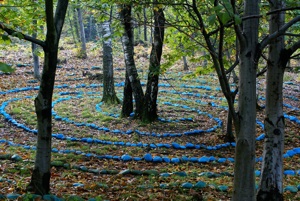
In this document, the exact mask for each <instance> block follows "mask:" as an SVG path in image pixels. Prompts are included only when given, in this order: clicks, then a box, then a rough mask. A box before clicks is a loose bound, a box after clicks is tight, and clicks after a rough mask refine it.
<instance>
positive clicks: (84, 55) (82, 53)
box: [77, 8, 87, 59]
mask: <svg viewBox="0 0 300 201" xmlns="http://www.w3.org/2000/svg"><path fill="white" fill-rule="evenodd" d="M77 14H78V22H79V33H80V42H81V50H80V55H79V57H80V58H82V59H86V58H87V53H86V39H85V32H84V25H83V19H82V12H81V8H77Z"/></svg>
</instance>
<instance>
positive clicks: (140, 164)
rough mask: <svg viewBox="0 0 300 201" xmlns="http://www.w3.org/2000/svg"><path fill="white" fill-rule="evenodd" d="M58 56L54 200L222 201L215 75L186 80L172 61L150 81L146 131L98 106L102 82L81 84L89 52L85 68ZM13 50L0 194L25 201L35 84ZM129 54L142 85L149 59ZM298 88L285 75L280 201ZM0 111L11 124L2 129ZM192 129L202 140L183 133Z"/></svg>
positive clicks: (220, 116) (118, 61)
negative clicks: (154, 106)
mask: <svg viewBox="0 0 300 201" xmlns="http://www.w3.org/2000/svg"><path fill="white" fill-rule="evenodd" d="M67 47H68V46H67ZM64 49H65V50H61V51H60V58H62V59H66V60H67V62H66V63H65V64H62V65H61V67H59V68H58V70H57V79H56V82H55V86H56V87H55V90H54V99H53V101H54V104H53V111H55V115H54V116H53V142H52V143H53V145H52V146H53V149H52V168H51V171H52V173H51V193H52V194H53V195H56V196H57V197H59V198H65V199H66V198H68V197H69V196H71V195H78V196H79V197H81V198H83V199H85V200H87V199H89V198H96V200H200V199H201V198H203V199H204V200H230V197H231V194H232V180H233V160H234V159H233V156H234V143H232V144H230V143H226V142H224V135H225V132H226V129H225V128H226V126H225V125H226V124H225V123H226V116H227V111H226V109H225V108H226V102H224V100H222V93H221V92H220V89H219V85H218V81H217V80H216V77H215V75H214V74H211V75H200V76H197V77H194V78H193V76H190V75H192V72H193V69H191V70H190V71H183V70H182V63H181V62H178V63H177V64H175V65H174V66H173V67H172V68H171V69H170V70H169V71H168V72H167V73H165V74H164V75H163V76H162V77H161V80H160V82H159V83H160V87H159V95H158V97H159V99H158V112H159V117H160V119H161V121H157V122H153V123H152V124H149V125H148V124H143V123H141V122H140V121H138V120H135V119H133V118H123V119H122V118H120V117H119V114H120V107H121V105H116V106H106V105H105V104H104V105H100V103H101V96H102V87H101V82H100V81H98V80H93V79H92V80H90V79H89V78H88V77H84V76H82V71H87V70H88V71H89V72H91V73H92V74H96V73H99V72H101V63H102V61H101V57H99V53H98V52H96V51H90V54H89V59H86V60H82V59H78V58H76V56H75V55H74V52H72V51H70V50H68V49H70V48H66V46H65V48H64ZM19 50H20V51H19V52H11V51H10V52H6V51H5V52H3V54H2V55H1V57H2V58H5V61H6V62H7V63H13V64H14V65H15V66H19V67H16V71H15V72H14V73H12V74H1V75H0V76H1V110H2V111H1V114H2V115H1V116H0V118H1V128H0V129H1V139H0V142H1V144H0V146H1V155H0V157H1V159H2V160H1V161H0V162H1V175H2V176H1V183H0V185H1V191H0V192H1V194H2V195H6V194H11V193H16V194H20V195H21V194H24V193H26V186H27V185H28V182H29V181H30V175H31V172H32V168H33V164H34V157H35V154H34V147H35V146H36V133H35V130H36V116H35V112H34V105H33V98H34V97H35V96H36V93H37V92H36V90H37V87H38V83H37V82H36V81H35V80H34V79H33V75H32V74H33V67H32V65H26V64H29V63H31V58H30V50H28V48H26V47H25V46H19ZM136 50H137V52H136V57H138V58H139V59H137V60H136V63H137V64H136V65H137V66H138V68H139V69H140V71H139V73H140V75H141V77H142V78H143V79H142V82H145V75H146V73H145V72H146V71H147V65H146V63H147V61H146V60H147V58H145V57H142V56H140V55H141V54H143V53H144V52H147V51H148V50H147V47H143V46H138V47H137V48H136ZM114 58H115V61H114V66H115V83H116V91H117V94H118V97H119V98H120V99H121V97H122V86H123V85H122V83H124V74H125V69H124V61H123V58H122V57H114ZM18 64H19V65H18ZM21 64H23V65H21ZM24 64H25V65H24ZM264 82H265V81H264V79H263V78H261V79H259V82H258V89H259V97H260V98H259V104H260V105H261V106H263V105H264V101H263V100H264V99H263V97H264V90H265V83H264ZM298 86H299V75H297V74H294V73H287V76H286V84H285V85H284V104H285V108H284V111H285V113H286V114H287V115H289V116H293V117H295V118H296V119H297V121H298V122H296V121H295V120H289V119H286V120H285V122H286V137H285V142H286V146H285V152H284V153H285V154H286V155H287V156H286V158H285V159H284V170H285V176H284V181H283V182H284V186H285V196H286V198H287V200H298V199H300V194H299V191H298V192H295V189H294V188H296V189H297V188H299V185H300V179H299V175H300V172H299V171H300V165H299V157H300V156H299V147H300V146H299V138H300V136H299V128H300V125H299V118H300V114H299V99H300V94H299V89H298V88H297V87H298ZM26 88H27V89H26ZM5 92H6V93H5ZM5 102H6V103H8V104H7V105H5V104H4V103H5ZM198 110H199V111H201V113H200V112H199V111H198ZM3 111H4V112H5V113H7V114H9V116H10V117H11V118H12V119H14V120H15V121H16V122H12V121H9V122H8V119H5V117H4V116H3ZM257 112H258V116H257V122H258V123H257V142H256V146H257V147H256V158H257V163H256V175H257V176H256V180H257V181H258V180H259V174H260V168H261V161H260V160H261V156H262V151H263V135H262V134H263V133H264V131H263V129H262V122H263V109H262V110H258V111H257ZM163 120H165V121H163ZM218 121H220V122H221V123H220V122H218ZM21 125H22V126H23V127H22V126H21ZM24 127H26V129H27V130H26V129H24ZM209 129H212V131H209ZM197 130H202V131H203V132H199V133H197V132H195V133H196V134H188V132H192V131H197ZM172 134H173V135H174V136H172ZM159 135H160V136H159ZM164 135H165V136H164ZM294 152H295V153H294ZM147 157H148V158H147ZM196 184H198V185H197V186H196ZM191 185H192V186H191ZM291 191H292V192H291ZM67 200H75V198H74V197H73V198H72V196H71V197H70V198H69V199H67Z"/></svg>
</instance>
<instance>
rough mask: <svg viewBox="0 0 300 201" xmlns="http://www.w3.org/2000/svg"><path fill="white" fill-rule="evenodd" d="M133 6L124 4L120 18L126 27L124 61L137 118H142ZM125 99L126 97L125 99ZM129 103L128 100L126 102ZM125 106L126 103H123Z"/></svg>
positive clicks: (142, 96) (142, 95)
mask: <svg viewBox="0 0 300 201" xmlns="http://www.w3.org/2000/svg"><path fill="white" fill-rule="evenodd" d="M131 7H132V6H131V5H126V4H122V5H121V6H120V18H121V21H122V25H123V26H124V34H123V36H122V45H123V51H124V59H125V64H126V73H127V75H128V79H129V81H130V84H131V88H132V91H133V96H134V99H135V117H138V118H141V114H142V111H143V102H144V93H143V89H142V86H141V83H140V79H139V77H138V73H137V70H136V66H135V62H134V58H133V55H134V51H133V31H132V24H131ZM126 97H127V96H126ZM124 98H125V97H124ZM124 101H125V102H128V100H124ZM123 106H124V103H123Z"/></svg>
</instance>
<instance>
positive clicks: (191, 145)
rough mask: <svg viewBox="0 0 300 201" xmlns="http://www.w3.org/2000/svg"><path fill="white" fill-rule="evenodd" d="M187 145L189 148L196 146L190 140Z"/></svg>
mask: <svg viewBox="0 0 300 201" xmlns="http://www.w3.org/2000/svg"><path fill="white" fill-rule="evenodd" d="M185 147H186V148H187V149H192V148H194V147H195V145H194V144H192V143H190V142H188V143H186V145H185Z"/></svg>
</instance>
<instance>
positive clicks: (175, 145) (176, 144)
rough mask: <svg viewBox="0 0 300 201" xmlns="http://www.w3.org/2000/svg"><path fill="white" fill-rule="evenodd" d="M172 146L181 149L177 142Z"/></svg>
mask: <svg viewBox="0 0 300 201" xmlns="http://www.w3.org/2000/svg"><path fill="white" fill-rule="evenodd" d="M172 146H173V147H174V148H175V149H180V145H179V144H178V143H176V142H172Z"/></svg>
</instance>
